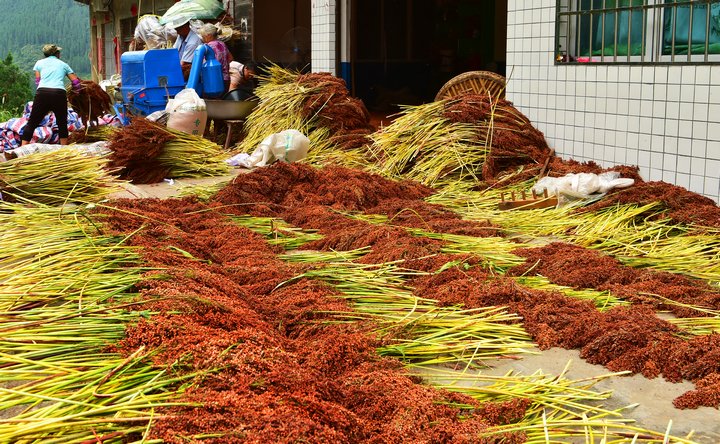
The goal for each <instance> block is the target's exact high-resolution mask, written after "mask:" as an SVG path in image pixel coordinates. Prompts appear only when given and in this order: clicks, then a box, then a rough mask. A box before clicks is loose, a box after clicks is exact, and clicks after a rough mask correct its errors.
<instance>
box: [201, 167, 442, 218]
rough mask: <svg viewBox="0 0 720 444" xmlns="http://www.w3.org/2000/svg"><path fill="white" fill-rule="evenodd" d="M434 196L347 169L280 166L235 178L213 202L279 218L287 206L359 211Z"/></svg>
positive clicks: (406, 184)
mask: <svg viewBox="0 0 720 444" xmlns="http://www.w3.org/2000/svg"><path fill="white" fill-rule="evenodd" d="M431 193H432V190H431V189H430V188H427V187H425V186H422V185H419V184H417V183H412V182H395V181H391V180H387V179H384V178H382V177H381V176H378V175H374V174H368V173H366V172H363V171H359V170H354V169H348V168H344V167H325V168H321V169H316V168H313V167H311V166H308V165H303V164H296V163H293V164H289V163H276V164H274V165H272V166H270V167H265V168H259V169H257V170H255V171H253V172H251V173H249V174H241V175H239V176H237V177H236V178H235V179H233V181H232V183H231V184H230V185H228V186H227V187H225V188H224V189H223V190H221V191H220V192H219V193H218V194H217V195H216V196H215V198H214V201H215V202H217V203H220V204H224V205H233V206H235V208H236V209H239V211H240V212H241V214H243V213H249V214H255V215H278V214H280V213H281V212H282V211H284V210H285V209H286V208H288V207H293V206H309V205H325V206H328V207H332V208H334V209H337V210H342V211H361V210H363V209H365V208H370V207H374V206H376V205H378V204H379V203H380V202H382V201H384V200H387V199H392V198H396V197H402V198H404V199H407V200H412V199H422V198H424V197H426V196H429V195H430V194H431Z"/></svg>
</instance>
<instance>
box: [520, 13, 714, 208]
mask: <svg viewBox="0 0 720 444" xmlns="http://www.w3.org/2000/svg"><path fill="white" fill-rule="evenodd" d="M556 3H557V2H556V0H532V1H530V0H509V1H508V29H507V34H508V42H507V43H508V44H507V76H508V77H509V79H508V85H507V96H508V99H509V100H511V101H512V102H513V103H514V104H515V106H516V107H517V108H518V109H520V110H521V111H522V112H523V113H525V114H526V115H527V116H528V117H529V118H530V120H531V121H532V122H533V124H534V125H535V126H536V127H537V128H538V129H539V130H541V131H543V132H544V133H545V137H546V138H547V140H548V143H549V144H550V146H551V147H553V148H555V151H556V152H557V153H558V154H559V155H561V156H562V157H563V158H573V159H575V160H578V161H586V160H594V161H595V162H597V163H598V164H600V165H602V166H604V167H609V166H613V165H623V164H624V165H638V166H639V167H640V173H641V175H642V176H643V178H644V179H645V180H663V181H666V182H671V183H674V184H677V185H680V186H683V187H685V188H687V189H689V190H691V191H695V192H697V193H700V194H704V195H705V196H708V197H710V198H712V199H714V200H715V201H716V202H720V65H675V66H672V65H658V66H638V65H632V66H631V65H617V66H608V65H592V64H588V65H572V66H570V65H565V66H563V65H555V64H554V33H555V6H556Z"/></svg>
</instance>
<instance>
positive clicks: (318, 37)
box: [311, 0, 336, 74]
mask: <svg viewBox="0 0 720 444" xmlns="http://www.w3.org/2000/svg"><path fill="white" fill-rule="evenodd" d="M311 8H312V12H311V21H312V71H313V72H330V73H333V74H336V73H335V66H336V50H335V17H336V11H335V8H336V0H312V3H311Z"/></svg>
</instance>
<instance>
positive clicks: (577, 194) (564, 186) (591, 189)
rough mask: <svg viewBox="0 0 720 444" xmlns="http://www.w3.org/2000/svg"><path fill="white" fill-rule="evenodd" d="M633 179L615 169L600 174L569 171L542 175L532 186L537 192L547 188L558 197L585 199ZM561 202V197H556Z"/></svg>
mask: <svg viewBox="0 0 720 444" xmlns="http://www.w3.org/2000/svg"><path fill="white" fill-rule="evenodd" d="M634 183H635V181H634V180H633V179H628V178H622V177H620V173H618V172H617V171H608V172H605V173H602V174H593V173H578V174H574V173H569V174H566V175H565V176H563V177H543V178H542V179H540V180H538V181H537V183H536V184H535V185H534V186H533V187H532V189H533V191H535V193H537V194H542V193H543V192H544V191H545V190H547V192H548V195H549V196H558V198H564V199H565V201H567V198H576V199H586V198H588V197H591V195H593V194H596V193H600V194H605V193H607V192H608V191H610V190H612V189H613V188H626V187H629V186H631V185H632V184H634ZM558 201H559V202H560V203H562V200H561V199H558Z"/></svg>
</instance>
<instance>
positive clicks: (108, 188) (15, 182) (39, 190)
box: [0, 147, 119, 206]
mask: <svg viewBox="0 0 720 444" xmlns="http://www.w3.org/2000/svg"><path fill="white" fill-rule="evenodd" d="M107 164H108V160H107V159H106V158H101V157H94V156H88V155H86V154H83V153H82V152H80V151H79V150H75V149H73V148H67V147H65V148H61V149H58V150H54V151H48V152H39V153H35V154H31V155H28V156H22V157H18V158H15V159H12V160H9V161H7V162H1V163H0V192H1V193H0V194H1V196H0V199H3V200H6V201H26V200H30V201H32V202H34V203H40V204H46V205H57V206H62V205H64V204H66V203H68V202H70V203H73V202H96V201H100V200H102V199H104V198H106V197H107V196H108V195H110V194H112V193H113V192H115V191H117V190H118V189H119V187H118V182H117V181H116V179H115V177H114V176H112V175H111V174H110V173H109V172H108V170H107V168H106V166H107Z"/></svg>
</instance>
